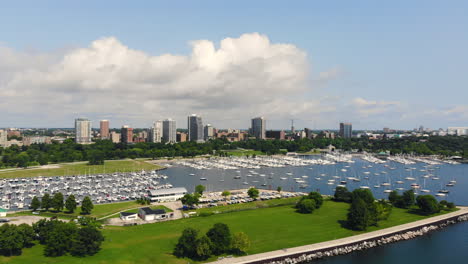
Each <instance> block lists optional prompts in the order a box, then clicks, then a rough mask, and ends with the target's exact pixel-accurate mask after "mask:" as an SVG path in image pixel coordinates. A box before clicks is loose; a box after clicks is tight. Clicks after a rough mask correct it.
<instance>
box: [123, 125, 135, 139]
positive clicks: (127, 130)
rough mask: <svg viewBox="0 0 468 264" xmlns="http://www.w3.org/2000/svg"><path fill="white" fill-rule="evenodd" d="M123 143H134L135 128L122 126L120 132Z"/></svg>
mask: <svg viewBox="0 0 468 264" xmlns="http://www.w3.org/2000/svg"><path fill="white" fill-rule="evenodd" d="M120 136H121V140H120V141H121V142H122V143H132V142H133V128H131V127H129V126H122V129H121V131H120Z"/></svg>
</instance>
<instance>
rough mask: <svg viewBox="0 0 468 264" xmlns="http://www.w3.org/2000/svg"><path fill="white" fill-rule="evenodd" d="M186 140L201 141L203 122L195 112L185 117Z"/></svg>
mask: <svg viewBox="0 0 468 264" xmlns="http://www.w3.org/2000/svg"><path fill="white" fill-rule="evenodd" d="M187 127H188V140H189V141H197V142H203V122H202V118H201V116H197V115H196V114H193V115H190V116H189V117H188V118H187Z"/></svg>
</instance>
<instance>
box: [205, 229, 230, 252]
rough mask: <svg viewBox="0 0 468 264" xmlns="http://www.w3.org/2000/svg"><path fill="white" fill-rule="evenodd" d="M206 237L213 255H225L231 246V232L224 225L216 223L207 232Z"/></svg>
mask: <svg viewBox="0 0 468 264" xmlns="http://www.w3.org/2000/svg"><path fill="white" fill-rule="evenodd" d="M206 236H207V237H208V238H209V239H210V240H211V243H212V250H213V253H214V254H215V255H219V254H222V253H225V252H227V251H228V250H229V247H230V246H231V231H230V230H229V227H228V226H227V225H226V224H223V223H217V224H214V226H213V227H212V228H211V229H210V230H208V232H207V233H206Z"/></svg>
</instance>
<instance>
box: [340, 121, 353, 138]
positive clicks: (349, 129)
mask: <svg viewBox="0 0 468 264" xmlns="http://www.w3.org/2000/svg"><path fill="white" fill-rule="evenodd" d="M352 135H353V124H351V123H340V137H342V138H351V136H352Z"/></svg>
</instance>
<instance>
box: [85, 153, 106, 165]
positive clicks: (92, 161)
mask: <svg viewBox="0 0 468 264" xmlns="http://www.w3.org/2000/svg"><path fill="white" fill-rule="evenodd" d="M88 159H89V162H88V165H103V164H104V159H105V155H104V152H102V151H100V150H91V151H89V152H88Z"/></svg>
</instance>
